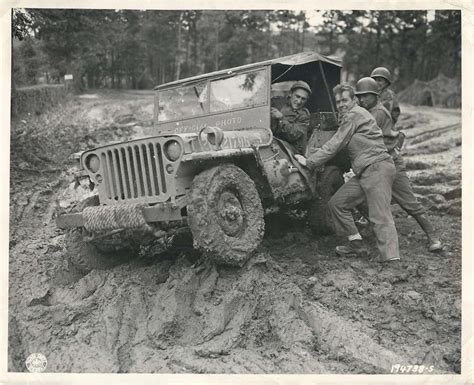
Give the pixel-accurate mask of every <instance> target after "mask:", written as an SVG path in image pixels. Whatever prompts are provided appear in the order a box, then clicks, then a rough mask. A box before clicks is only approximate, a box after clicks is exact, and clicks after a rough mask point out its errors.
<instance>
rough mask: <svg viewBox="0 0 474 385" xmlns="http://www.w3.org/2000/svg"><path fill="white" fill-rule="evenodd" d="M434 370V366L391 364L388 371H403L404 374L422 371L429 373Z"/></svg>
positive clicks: (420, 372)
mask: <svg viewBox="0 0 474 385" xmlns="http://www.w3.org/2000/svg"><path fill="white" fill-rule="evenodd" d="M433 370H434V366H433V365H430V366H425V365H400V364H396V365H392V369H391V370H390V373H405V374H410V373H412V374H415V373H417V374H422V373H431V372H433Z"/></svg>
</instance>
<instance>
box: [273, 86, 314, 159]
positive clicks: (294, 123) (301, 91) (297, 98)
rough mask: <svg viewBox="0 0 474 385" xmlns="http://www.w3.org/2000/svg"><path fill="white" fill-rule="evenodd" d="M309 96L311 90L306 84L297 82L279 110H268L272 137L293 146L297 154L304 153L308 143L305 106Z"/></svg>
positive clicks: (306, 110) (307, 115) (307, 116)
mask: <svg viewBox="0 0 474 385" xmlns="http://www.w3.org/2000/svg"><path fill="white" fill-rule="evenodd" d="M310 95H311V88H310V86H309V85H308V83H306V82H303V81H297V82H295V84H293V86H292V87H291V94H290V96H289V97H288V101H287V102H286V104H285V105H284V106H283V107H282V108H281V110H280V111H279V110H278V109H277V108H276V107H272V108H271V110H270V113H271V117H272V122H271V126H272V131H273V135H274V136H275V137H277V138H279V139H282V140H284V141H286V142H288V143H290V144H291V145H293V147H294V148H295V150H296V152H297V153H299V154H304V153H305V151H306V145H307V143H308V126H309V116H310V114H309V111H308V109H307V108H305V104H306V102H307V100H308V98H309V96H310Z"/></svg>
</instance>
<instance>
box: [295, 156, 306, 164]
mask: <svg viewBox="0 0 474 385" xmlns="http://www.w3.org/2000/svg"><path fill="white" fill-rule="evenodd" d="M295 159H296V160H297V161H298V163H299V164H301V165H303V166H306V158H305V157H304V156H303V155H299V154H295Z"/></svg>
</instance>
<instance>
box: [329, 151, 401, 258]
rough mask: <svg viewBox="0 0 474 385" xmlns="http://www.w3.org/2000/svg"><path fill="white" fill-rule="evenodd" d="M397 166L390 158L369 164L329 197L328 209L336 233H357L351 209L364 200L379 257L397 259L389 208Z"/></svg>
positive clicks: (397, 254)
mask: <svg viewBox="0 0 474 385" xmlns="http://www.w3.org/2000/svg"><path fill="white" fill-rule="evenodd" d="M395 174H396V169H395V165H394V163H393V161H392V159H391V158H390V159H386V160H383V161H380V162H377V163H374V164H371V165H370V166H368V167H367V168H366V169H365V170H364V171H363V172H362V173H361V174H360V175H358V176H354V177H353V178H351V179H350V180H348V181H347V182H346V183H345V184H344V185H342V186H341V188H340V189H339V190H338V191H337V192H336V193H335V194H334V195H333V196H332V198H331V199H330V201H329V205H328V208H329V211H330V213H331V217H332V220H333V223H334V227H335V230H336V233H337V234H338V235H346V236H347V235H354V234H358V232H359V230H358V229H357V227H356V225H355V223H354V219H353V217H352V209H354V208H355V207H356V206H358V205H359V204H361V203H362V202H364V201H365V202H367V206H368V209H369V221H370V222H371V223H372V225H373V229H374V233H375V237H376V242H377V248H378V249H379V252H380V257H381V260H389V259H394V258H399V247H398V235H397V230H396V228H395V223H394V221H393V217H392V211H391V209H390V202H391V199H392V184H393V181H394V179H395Z"/></svg>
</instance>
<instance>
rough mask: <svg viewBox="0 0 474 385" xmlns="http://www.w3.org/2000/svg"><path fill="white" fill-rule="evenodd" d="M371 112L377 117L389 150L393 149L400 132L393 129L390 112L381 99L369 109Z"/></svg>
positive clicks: (376, 120)
mask: <svg viewBox="0 0 474 385" xmlns="http://www.w3.org/2000/svg"><path fill="white" fill-rule="evenodd" d="M369 112H370V113H371V114H372V116H373V117H374V118H375V122H376V123H377V126H379V127H380V129H381V130H382V134H383V141H384V143H385V146H386V147H387V150H388V151H389V152H390V151H392V150H393V149H394V148H395V147H396V146H397V144H398V132H397V131H394V129H393V125H394V124H393V120H392V117H391V116H390V113H389V112H388V111H387V109H386V108H385V107H384V106H383V105H382V103H380V101H379V102H378V103H377V104H376V105H375V106H373V107H372V108H371V109H369Z"/></svg>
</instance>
